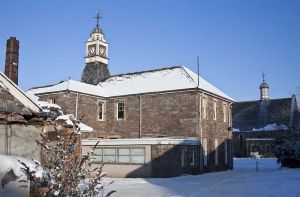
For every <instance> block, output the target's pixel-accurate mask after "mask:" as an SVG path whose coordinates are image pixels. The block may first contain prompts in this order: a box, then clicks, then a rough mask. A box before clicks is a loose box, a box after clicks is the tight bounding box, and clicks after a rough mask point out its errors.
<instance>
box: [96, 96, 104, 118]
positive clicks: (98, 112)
mask: <svg viewBox="0 0 300 197" xmlns="http://www.w3.org/2000/svg"><path fill="white" fill-rule="evenodd" d="M99 104H101V108H102V118H101V119H100V118H99V114H100V105H99ZM104 115H105V102H104V101H102V100H98V101H97V120H98V121H104V119H105V117H104Z"/></svg>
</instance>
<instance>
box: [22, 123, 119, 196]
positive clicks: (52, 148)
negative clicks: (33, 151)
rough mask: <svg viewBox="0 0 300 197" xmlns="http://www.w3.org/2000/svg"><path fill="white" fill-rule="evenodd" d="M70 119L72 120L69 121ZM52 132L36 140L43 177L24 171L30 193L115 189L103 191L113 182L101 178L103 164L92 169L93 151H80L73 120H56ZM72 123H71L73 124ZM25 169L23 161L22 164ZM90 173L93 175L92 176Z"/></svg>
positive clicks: (100, 192)
mask: <svg viewBox="0 0 300 197" xmlns="http://www.w3.org/2000/svg"><path fill="white" fill-rule="evenodd" d="M70 121H71V122H70ZM55 122H56V125H55V132H51V133H47V134H41V140H37V143H38V145H39V146H40V147H41V152H42V167H43V169H44V176H43V178H37V177H35V175H34V174H31V173H30V172H28V173H27V175H28V177H30V180H31V190H32V192H31V193H32V195H33V196H39V195H40V194H39V192H40V191H39V190H40V188H43V187H44V190H43V191H44V196H72V197H73V196H80V197H84V196H96V197H98V196H110V195H111V194H112V193H114V192H115V191H109V192H105V191H104V186H105V185H109V184H111V183H112V182H110V181H104V180H103V177H104V176H105V173H103V172H102V166H101V167H97V168H95V169H91V168H90V167H91V162H92V159H93V156H92V153H93V151H94V149H95V148H96V146H97V144H98V143H97V144H96V145H95V146H94V147H93V148H92V149H91V152H90V153H88V154H86V155H81V154H80V127H78V125H79V122H77V121H76V120H75V119H71V120H67V121H66V120H64V121H62V122H60V121H55ZM72 125H73V126H72ZM23 166H24V168H25V169H26V167H27V166H26V164H24V165H23ZM92 174H93V176H91V175H92Z"/></svg>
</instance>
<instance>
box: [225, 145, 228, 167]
mask: <svg viewBox="0 0 300 197" xmlns="http://www.w3.org/2000/svg"><path fill="white" fill-rule="evenodd" d="M224 152H225V164H228V154H227V140H225V141H224Z"/></svg>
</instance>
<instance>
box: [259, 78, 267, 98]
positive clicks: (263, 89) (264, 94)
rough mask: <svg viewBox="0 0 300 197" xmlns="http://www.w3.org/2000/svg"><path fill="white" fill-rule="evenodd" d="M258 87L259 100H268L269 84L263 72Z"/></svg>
mask: <svg viewBox="0 0 300 197" xmlns="http://www.w3.org/2000/svg"><path fill="white" fill-rule="evenodd" d="M259 89H260V100H262V101H268V100H269V85H268V84H267V82H266V81H265V74H264V73H263V82H262V83H261V84H260V86H259Z"/></svg>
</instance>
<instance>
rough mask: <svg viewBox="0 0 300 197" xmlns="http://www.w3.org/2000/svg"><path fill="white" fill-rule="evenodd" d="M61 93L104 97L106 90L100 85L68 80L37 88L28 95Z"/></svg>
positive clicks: (32, 89)
mask: <svg viewBox="0 0 300 197" xmlns="http://www.w3.org/2000/svg"><path fill="white" fill-rule="evenodd" d="M61 91H74V92H81V93H84V94H91V95H95V96H102V95H104V89H103V88H101V87H99V86H98V85H97V86H95V85H90V84H87V83H82V82H80V81H74V80H71V79H70V80H67V81H63V82H60V83H58V84H55V85H52V86H44V87H36V88H31V89H29V90H28V91H27V92H26V93H27V95H28V96H32V95H39V94H45V93H53V92H61Z"/></svg>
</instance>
